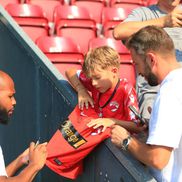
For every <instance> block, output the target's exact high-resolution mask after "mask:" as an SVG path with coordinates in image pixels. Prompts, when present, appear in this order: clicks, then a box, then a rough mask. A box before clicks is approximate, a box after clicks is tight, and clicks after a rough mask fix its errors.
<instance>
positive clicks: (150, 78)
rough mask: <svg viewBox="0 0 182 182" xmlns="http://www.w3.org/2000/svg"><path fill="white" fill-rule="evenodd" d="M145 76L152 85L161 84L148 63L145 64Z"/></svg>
mask: <svg viewBox="0 0 182 182" xmlns="http://www.w3.org/2000/svg"><path fill="white" fill-rule="evenodd" d="M145 78H146V80H147V82H148V84H149V85H150V86H157V85H158V84H159V83H158V79H157V77H156V76H155V75H154V74H153V73H152V71H151V68H150V66H149V65H148V64H146V66H145Z"/></svg>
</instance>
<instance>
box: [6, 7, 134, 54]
mask: <svg viewBox="0 0 182 182" xmlns="http://www.w3.org/2000/svg"><path fill="white" fill-rule="evenodd" d="M5 9H6V10H7V11H8V12H9V14H10V15H11V16H12V17H13V18H14V19H15V20H16V21H17V23H18V24H19V25H20V26H21V27H22V28H23V29H24V30H25V32H26V33H27V34H28V35H29V36H30V37H31V38H32V40H33V41H36V39H37V38H38V37H39V36H41V35H58V36H63V37H71V38H72V39H73V40H74V41H75V42H79V44H80V48H81V51H82V52H83V53H85V52H87V51H88V42H89V40H90V39H92V38H95V37H98V36H100V34H99V33H98V32H100V31H98V30H99V29H98V28H97V24H96V22H95V21H94V20H93V19H92V18H91V16H90V14H89V12H88V11H87V9H85V8H84V7H77V6H75V5H59V6H56V8H55V10H54V18H53V21H54V29H51V31H50V26H49V21H48V19H47V18H46V15H45V13H44V12H43V10H42V9H41V7H39V6H37V5H33V4H8V5H7V6H6V7H5ZM130 11H131V9H125V8H111V7H105V8H103V10H102V13H101V14H102V17H101V22H102V25H103V27H102V31H101V32H102V33H101V34H102V35H103V36H105V37H112V30H113V28H114V26H115V25H116V24H118V23H119V22H121V21H123V20H124V19H125V18H126V17H127V15H128V14H129V13H130ZM52 30H54V31H52ZM50 32H52V34H51V33H50Z"/></svg>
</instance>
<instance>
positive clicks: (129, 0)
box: [110, 0, 145, 7]
mask: <svg viewBox="0 0 182 182" xmlns="http://www.w3.org/2000/svg"><path fill="white" fill-rule="evenodd" d="M118 4H119V5H124V4H127V5H129V4H133V5H139V6H144V5H145V3H144V1H143V0H110V6H111V7H113V6H115V5H116V6H117V5H118Z"/></svg>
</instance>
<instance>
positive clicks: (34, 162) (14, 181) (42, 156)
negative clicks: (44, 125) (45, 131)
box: [0, 142, 47, 182]
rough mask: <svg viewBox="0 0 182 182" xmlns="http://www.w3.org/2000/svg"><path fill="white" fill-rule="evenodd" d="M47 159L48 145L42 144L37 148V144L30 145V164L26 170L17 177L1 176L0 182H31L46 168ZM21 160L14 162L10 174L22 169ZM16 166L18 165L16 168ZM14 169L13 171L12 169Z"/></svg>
mask: <svg viewBox="0 0 182 182" xmlns="http://www.w3.org/2000/svg"><path fill="white" fill-rule="evenodd" d="M46 157H47V150H46V144H40V145H38V146H37V147H35V143H33V142H32V143H31V144H30V148H29V164H28V166H27V167H25V169H24V170H23V171H22V172H21V173H20V174H19V175H17V176H15V177H6V176H0V182H31V181H32V180H33V178H34V177H35V175H36V174H37V173H38V172H39V170H40V169H42V167H43V166H44V164H45V162H46ZM18 160H19V159H17V160H15V161H13V163H12V164H10V166H9V169H8V170H9V171H8V173H9V174H10V173H13V172H15V169H18V168H19V167H20V164H21V163H20V162H18ZM15 164H18V166H17V167H16V166H15ZM11 168H12V169H11Z"/></svg>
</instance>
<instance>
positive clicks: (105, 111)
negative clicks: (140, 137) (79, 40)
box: [66, 46, 143, 132]
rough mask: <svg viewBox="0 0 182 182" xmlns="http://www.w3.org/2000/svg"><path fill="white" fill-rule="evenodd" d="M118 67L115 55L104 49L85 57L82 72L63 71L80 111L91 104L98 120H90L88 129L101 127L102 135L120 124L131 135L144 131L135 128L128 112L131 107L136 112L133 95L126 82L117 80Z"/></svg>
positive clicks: (112, 50) (132, 90) (116, 54)
mask: <svg viewBox="0 0 182 182" xmlns="http://www.w3.org/2000/svg"><path fill="white" fill-rule="evenodd" d="M119 66H120V56H119V55H118V53H117V52H116V51H115V50H114V49H112V48H110V47H108V46H103V47H99V48H95V49H93V50H90V51H89V52H88V53H87V54H86V56H85V60H84V63H83V67H82V71H77V70H76V69H74V68H72V69H70V70H67V71H66V76H67V78H68V80H69V81H70V83H71V84H72V86H73V87H74V88H75V90H76V91H77V92H78V104H79V108H80V109H83V107H84V106H85V107H86V108H88V106H89V104H90V105H91V107H94V109H95V111H96V112H97V113H98V116H99V119H94V120H92V121H91V122H90V123H89V124H88V126H89V127H93V128H99V127H103V128H102V132H103V131H105V129H106V128H107V127H110V126H111V125H113V124H119V125H121V126H123V127H125V128H126V129H127V130H129V131H131V132H140V131H141V130H143V127H138V125H137V124H136V121H137V119H136V117H135V116H134V114H133V113H132V112H131V111H130V109H129V106H130V105H132V106H134V107H135V108H136V109H137V110H138V104H137V97H136V92H135V89H134V88H133V86H132V85H131V84H130V83H128V81H127V80H126V79H119ZM102 118H104V119H102Z"/></svg>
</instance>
